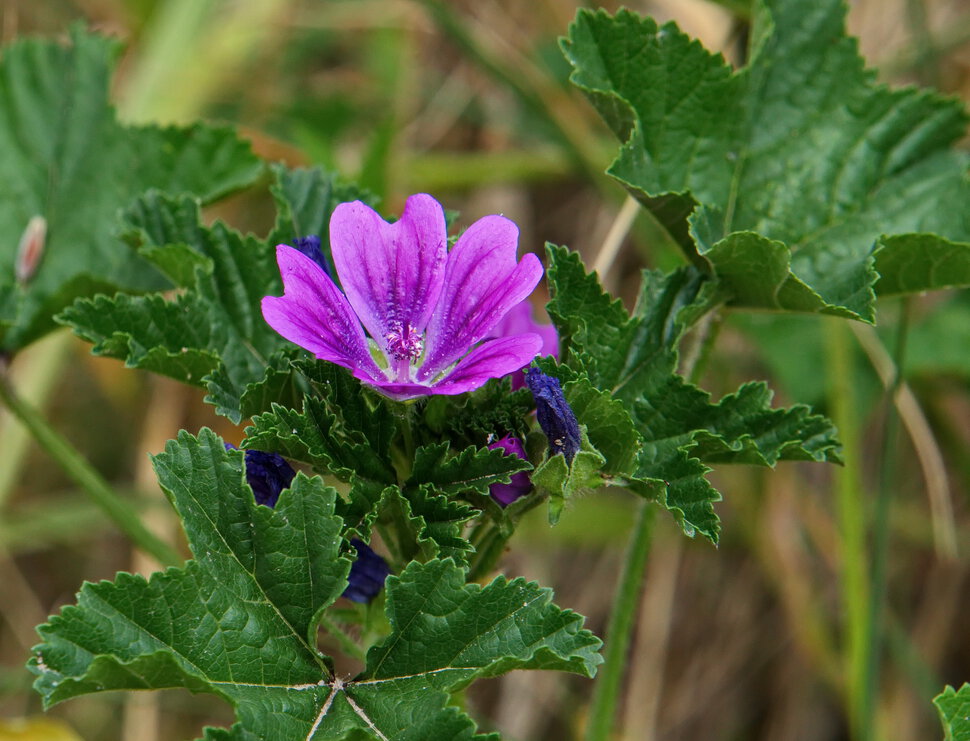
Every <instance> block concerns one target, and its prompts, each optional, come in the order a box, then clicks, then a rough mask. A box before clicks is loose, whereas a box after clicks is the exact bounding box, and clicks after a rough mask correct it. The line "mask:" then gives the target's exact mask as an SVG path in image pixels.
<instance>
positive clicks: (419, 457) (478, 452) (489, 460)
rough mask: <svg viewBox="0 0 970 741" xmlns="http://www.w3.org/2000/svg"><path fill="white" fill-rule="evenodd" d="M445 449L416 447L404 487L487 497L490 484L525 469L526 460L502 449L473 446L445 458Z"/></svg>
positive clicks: (446, 444) (456, 494)
mask: <svg viewBox="0 0 970 741" xmlns="http://www.w3.org/2000/svg"><path fill="white" fill-rule="evenodd" d="M449 447H450V446H449V445H448V443H447V442H445V443H437V444H434V445H426V446H423V447H420V448H418V450H417V451H416V452H415V455H414V465H413V467H412V469H411V475H410V477H409V478H408V481H407V483H408V485H410V486H420V485H421V484H429V485H431V486H433V487H434V488H435V489H436V490H437V491H439V492H441V493H443V494H446V495H449V496H459V495H467V494H468V493H469V492H478V493H479V494H488V487H489V486H491V485H492V484H499V483H505V484H507V483H508V482H509V477H510V476H511V475H512V474H513V473H516V472H517V471H525V470H528V468H529V463H528V461H524V460H522V459H521V458H519V457H517V456H514V455H505V453H504V451H502V450H489V449H488V448H476V447H474V446H473V447H469V448H465V450H462V451H461V452H460V453H458V454H457V455H449V452H450V451H449Z"/></svg>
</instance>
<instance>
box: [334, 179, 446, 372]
mask: <svg viewBox="0 0 970 741" xmlns="http://www.w3.org/2000/svg"><path fill="white" fill-rule="evenodd" d="M330 249H331V252H332V254H333V261H334V265H335V267H336V269H337V275H338V276H339V277H340V283H341V285H342V286H343V289H344V291H345V292H346V294H347V300H348V301H349V302H350V305H351V306H352V307H353V309H354V311H356V313H357V316H358V317H360V320H361V322H362V323H363V325H364V327H365V328H366V329H367V331H368V332H369V333H370V335H371V337H373V338H374V340H375V341H376V342H377V344H378V346H379V347H380V348H381V350H382V351H383V352H384V353H385V355H387V356H388V358H389V359H390V358H391V357H392V356H394V355H397V356H400V355H401V353H402V352H403V353H404V354H406V355H410V356H411V357H412V358H415V357H417V355H419V354H420V349H421V348H420V340H419V339H417V338H419V337H420V335H421V333H423V332H424V329H425V327H426V326H427V324H428V320H429V319H430V317H431V314H432V311H433V310H434V306H435V304H436V302H437V301H438V296H439V294H440V292H441V287H442V284H443V281H444V271H445V261H446V258H447V252H448V249H447V231H446V227H445V217H444V211H443V210H442V208H441V204H439V203H438V202H437V201H436V200H435V199H434V198H432V197H431V196H429V195H425V194H423V193H419V194H417V195H413V196H411V197H410V198H408V200H407V203H406V204H405V206H404V213H403V214H401V218H400V219H399V220H398V221H396V222H395V223H393V224H388V223H387V222H386V221H384V220H383V219H382V218H381V217H380V216H379V215H378V214H377V212H375V211H374V210H373V209H371V208H370V207H368V206H366V205H365V204H363V203H361V202H360V201H354V202H353V203H342V204H340V205H339V206H337V208H336V209H334V212H333V216H332V217H331V219H330Z"/></svg>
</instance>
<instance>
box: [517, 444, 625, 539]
mask: <svg viewBox="0 0 970 741" xmlns="http://www.w3.org/2000/svg"><path fill="white" fill-rule="evenodd" d="M605 463H606V459H605V458H604V457H603V456H602V455H601V454H600V453H599V451H597V450H596V449H595V448H593V447H592V445H590V444H589V438H588V437H586V433H585V431H584V432H583V445H582V448H581V449H580V450H579V451H578V452H577V453H576V455H575V456H574V457H573V459H572V461H570V462H569V463H566V458H565V456H563V455H562V454H556V455H550V456H549V457H548V458H546V459H545V460H544V461H543V462H542V463H540V464H539V466H538V468H536V470H535V473H534V474H532V476H531V479H532V483H533V485H534V486H535V487H536V489H538V490H539V491H541V492H544V493H545V494H547V495H548V497H549V524H550V525H555V524H556V523H558V522H559V518H560V517H561V516H562V511H563V508H564V507H565V505H566V502H567V501H569V500H570V499H571V498H572V497H574V496H576V495H577V494H579V493H581V492H584V491H590V490H592V489H596V488H598V487H600V486H602V485H603V484H604V479H603V476H602V473H601V472H602V470H603V467H604V465H605Z"/></svg>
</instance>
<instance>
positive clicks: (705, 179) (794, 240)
mask: <svg viewBox="0 0 970 741" xmlns="http://www.w3.org/2000/svg"><path fill="white" fill-rule="evenodd" d="M844 15H845V6H844V4H843V3H842V2H841V0H823V1H822V2H819V3H815V4H813V5H812V6H811V8H810V9H809V8H806V6H805V4H804V3H802V2H800V0H770V1H769V2H766V3H764V4H760V5H759V7H758V10H757V12H756V13H755V19H754V31H753V38H752V43H751V57H750V62H749V64H748V65H747V66H746V67H745V68H743V69H741V70H739V71H737V72H733V71H732V70H731V68H730V67H729V66H728V65H727V64H726V63H725V62H724V60H723V59H722V58H721V56H720V55H715V54H711V53H710V52H708V51H706V50H705V49H704V48H703V47H701V45H700V44H699V43H697V42H696V41H691V40H690V39H689V38H688V37H687V36H686V35H684V34H683V33H682V32H681V31H680V30H679V29H678V28H677V26H676V25H674V24H672V23H669V24H666V25H664V26H662V27H660V26H658V25H657V24H656V23H655V22H654V21H653V20H652V19H649V18H647V19H643V18H640V17H638V16H637V15H636V14H634V13H632V12H630V11H626V10H621V11H620V12H618V13H617V14H616V16H610V15H608V14H607V13H606V12H604V11H597V12H592V11H587V10H581V11H580V12H579V14H578V15H577V17H576V19H575V21H574V23H573V24H572V25H571V26H570V30H569V37H568V39H565V40H564V41H563V51H564V53H565V54H566V56H567V58H568V59H569V60H570V62H571V63H572V65H573V67H574V71H573V75H572V77H571V80H572V82H573V83H574V84H575V85H577V86H578V87H579V88H580V89H581V90H582V91H583V92H584V93H585V94H586V95H587V97H588V98H589V99H590V100H591V101H592V103H593V104H594V106H596V108H597V109H598V110H599V112H600V114H601V115H602V116H603V118H604V119H605V120H606V122H607V123H608V124H609V126H610V127H611V129H612V130H613V132H614V134H615V135H616V136H617V137H618V138H619V139H620V140H621V141H622V142H623V146H622V148H621V150H620V154H619V156H618V157H617V159H616V160H615V161H614V162H613V164H612V165H611V167H610V170H609V172H610V174H611V175H613V177H615V178H616V179H617V180H618V181H619V182H621V183H622V184H623V185H624V186H625V187H626V188H627V190H629V191H630V193H631V194H633V195H634V196H635V197H636V198H637V199H638V200H639V201H640V203H641V204H643V205H644V206H645V207H646V208H648V209H650V210H652V211H653V212H654V213H655V215H656V216H657V217H658V219H660V220H661V221H662V222H663V223H664V224H665V225H666V226H667V228H668V230H669V231H670V232H671V234H672V235H673V236H674V237H675V238H676V239H677V240H678V241H679V242H680V244H681V246H682V247H683V248H684V250H685V251H686V252H687V254H688V256H690V257H691V258H692V259H693V260H695V261H696V260H698V259H699V260H700V262H702V263H706V264H707V265H709V266H710V269H711V270H712V271H713V273H714V274H715V275H716V276H717V277H718V279H719V280H720V282H721V286H722V287H723V288H724V289H726V290H728V291H729V292H730V300H731V301H732V303H734V304H735V305H738V306H746V307H757V308H771V309H786V310H790V311H801V312H819V311H821V312H825V313H831V314H837V315H840V316H846V317H853V318H859V319H862V320H864V321H869V322H871V321H873V317H874V305H873V302H874V298H875V293H874V290H879V291H880V292H882V291H886V292H898V291H911V290H929V289H933V288H943V287H948V286H951V285H966V284H967V283H968V281H970V245H967V244H962V243H966V242H970V208H968V203H970V184H968V180H967V166H968V163H970V159H968V157H967V155H966V153H964V152H960V151H957V150H954V149H952V145H953V144H954V143H955V142H956V141H957V140H958V139H959V138H960V137H961V136H962V135H963V134H964V130H965V126H966V120H967V118H966V115H965V113H964V111H963V109H962V107H961V105H960V104H959V103H958V102H956V101H953V100H949V99H945V98H942V97H940V96H938V95H935V94H933V93H927V92H923V91H918V90H915V89H903V90H898V91H891V90H889V89H888V88H886V87H883V86H880V85H876V84H874V83H873V77H874V76H873V74H872V73H871V72H868V71H866V70H865V69H864V66H863V62H862V60H861V59H860V58H859V56H858V52H857V45H856V42H855V40H854V39H851V38H849V37H848V36H846V34H845V29H844ZM695 206H696V208H695ZM688 216H689V218H688ZM885 235H906V237H905V238H899V237H893V238H885ZM933 235H939V237H942V238H945V239H943V240H941V239H940V238H938V237H936V236H933ZM945 240H953V241H950V242H946V241H945ZM944 243H945V244H944ZM943 265H946V267H947V270H946V271H943V270H941V269H940V268H941V267H942V266H943ZM877 270H878V271H882V270H885V271H886V272H885V279H884V281H879V282H878V283H877V280H878V279H879V274H878V273H877ZM910 274H912V276H910Z"/></svg>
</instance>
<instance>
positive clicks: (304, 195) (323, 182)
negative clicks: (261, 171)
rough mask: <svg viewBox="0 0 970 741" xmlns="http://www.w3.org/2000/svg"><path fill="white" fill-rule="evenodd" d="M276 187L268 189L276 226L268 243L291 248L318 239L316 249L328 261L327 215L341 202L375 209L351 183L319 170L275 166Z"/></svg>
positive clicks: (369, 198) (371, 198)
mask: <svg viewBox="0 0 970 741" xmlns="http://www.w3.org/2000/svg"><path fill="white" fill-rule="evenodd" d="M273 173H274V174H275V175H276V184H275V185H274V186H273V187H272V188H271V189H270V191H271V192H272V194H273V198H274V200H275V201H276V225H275V226H274V227H273V232H272V233H271V234H270V236H269V242H270V244H272V245H276V244H292V243H293V240H294V239H296V238H298V237H307V236H310V235H315V236H318V237H320V249H321V250H322V251H323V254H324V255H325V256H326V257H327V259H330V214H332V213H333V209H334V207H335V206H336V205H337V204H338V203H343V202H344V201H363V202H364V203H366V204H368V205H369V206H372V207H374V206H376V205H377V199H376V198H375V197H374V196H373V194H371V193H369V192H367V191H366V190H362V189H361V188H359V187H357V186H356V185H353V184H351V183H342V182H340V181H338V179H337V176H336V175H335V174H333V173H327V172H324V171H323V170H321V169H319V168H313V169H310V170H307V169H302V168H297V169H295V170H288V169H286V168H285V167H283V166H282V165H275V166H274V167H273Z"/></svg>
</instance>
